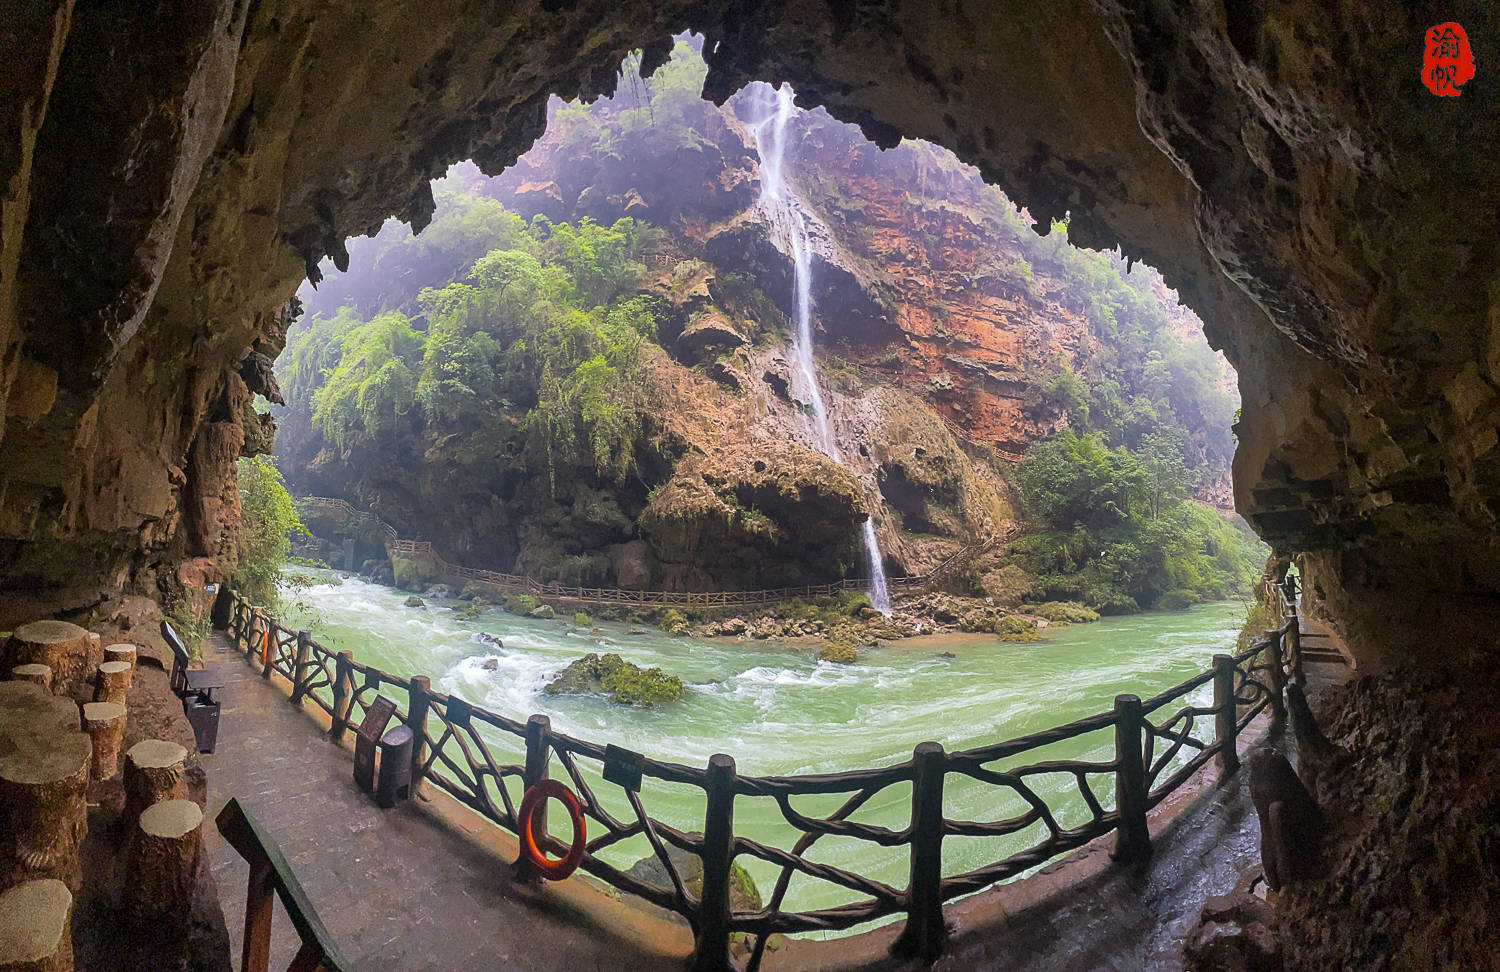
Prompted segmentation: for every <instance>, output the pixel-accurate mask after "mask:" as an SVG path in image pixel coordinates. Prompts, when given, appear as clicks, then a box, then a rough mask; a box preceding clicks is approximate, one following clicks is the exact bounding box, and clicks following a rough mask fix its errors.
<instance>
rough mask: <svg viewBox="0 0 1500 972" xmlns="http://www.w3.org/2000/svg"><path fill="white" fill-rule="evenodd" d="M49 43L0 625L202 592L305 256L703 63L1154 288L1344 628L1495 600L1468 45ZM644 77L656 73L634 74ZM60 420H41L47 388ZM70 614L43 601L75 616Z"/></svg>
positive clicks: (558, 6)
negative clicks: (256, 391) (177, 582)
mask: <svg viewBox="0 0 1500 972" xmlns="http://www.w3.org/2000/svg"><path fill="white" fill-rule="evenodd" d="M1233 9H1234V13H1233V16H1231V15H1230V14H1229V13H1228V12H1226V8H1225V7H1223V6H1221V5H1220V4H1218V3H1211V2H1196V3H1187V4H1181V5H1177V6H1175V7H1171V8H1170V9H1169V8H1167V7H1165V6H1164V5H1157V4H1148V3H1145V2H1110V0H1097V2H1094V3H1085V2H1069V3H1059V4H1055V5H1052V6H1049V7H1048V8H1047V9H1046V10H1045V12H1043V13H1040V14H1039V13H1038V12H1037V11H1036V8H1035V7H1034V6H1033V5H1030V4H1022V3H1018V2H1007V3H984V4H981V3H974V2H935V3H926V4H911V3H899V2H895V0H891V2H884V3H881V2H872V3H861V4H854V3H848V2H835V3H819V2H805V0H804V2H785V3H756V4H751V3H743V2H741V3H728V4H720V3H713V4H710V3H694V2H687V0H665V2H660V0H658V2H650V3H647V2H625V3H617V2H609V3H606V2H578V3H565V2H556V0H552V2H545V3H521V4H515V5H512V6H510V7H509V8H507V9H505V10H503V11H494V10H491V9H489V8H487V7H483V6H482V5H475V4H462V3H457V2H439V3H431V2H423V3H416V2H387V3H382V4H379V5H373V6H368V7H367V6H364V5H358V6H350V7H347V8H341V7H333V6H328V5H318V4H313V3H310V2H307V0H279V2H278V0H263V2H257V3H235V2H231V0H221V2H217V3H214V2H192V0H183V2H179V3H173V4H166V3H151V2H145V3H139V4H132V5H129V6H121V5H118V4H111V3H106V2H102V0H83V2H78V3H53V4H51V5H46V4H43V5H40V6H39V7H37V8H35V9H33V10H31V11H28V15H27V16H25V17H17V18H15V19H14V20H13V21H12V25H11V26H12V29H11V30H10V31H9V32H6V33H4V34H3V35H0V52H3V53H5V54H7V55H8V56H7V61H6V68H5V72H4V74H5V77H4V80H3V81H0V85H3V86H0V96H3V97H0V193H3V195H0V204H3V207H4V208H3V210H0V387H3V389H4V392H5V394H6V400H7V406H8V407H7V413H8V419H7V423H6V429H5V434H4V439H3V440H0V463H3V471H0V537H3V538H5V540H6V546H7V549H8V550H9V551H10V554H11V555H10V556H9V557H8V558H7V562H6V564H5V565H4V566H3V567H0V588H3V589H8V590H12V591H14V590H20V589H29V590H32V591H34V592H41V593H45V592H48V591H52V592H56V594H57V599H58V603H59V604H61V603H62V602H63V601H65V600H67V599H68V598H65V597H63V595H62V593H61V592H63V591H64V590H73V589H76V588H80V587H87V586H92V585H97V584H99V583H105V584H109V585H134V586H137V587H147V588H149V587H150V586H151V584H152V583H153V582H154V581H156V580H157V579H158V578H161V577H170V576H171V574H172V570H173V568H174V567H175V565H176V563H178V562H179V561H181V560H183V559H186V558H188V557H203V556H207V557H218V558H229V557H231V556H232V554H231V553H230V550H229V546H230V545H229V542H228V540H227V539H226V538H227V537H229V535H230V534H231V533H232V528H233V520H234V518H235V517H236V516H237V510H236V509H235V504H234V490H233V480H232V475H233V472H232V460H233V456H234V453H235V452H236V450H237V448H238V447H237V446H236V447H235V448H230V444H231V443H232V442H233V434H232V433H231V432H230V430H229V429H227V428H225V427H224V423H226V422H232V421H233V417H234V416H238V415H239V414H241V411H242V410H241V408H240V407H239V406H240V404H241V403H242V402H243V400H244V398H245V397H246V396H247V395H248V389H246V388H245V387H244V385H243V383H242V382H241V381H240V379H239V378H238V377H237V376H236V375H235V371H236V367H237V364H238V362H239V360H240V358H241V357H243V355H244V354H245V353H246V351H247V349H249V348H251V347H252V345H255V344H256V342H257V341H258V340H259V341H261V342H262V343H261V347H262V349H264V350H267V351H268V352H274V351H275V350H277V349H278V348H279V346H280V337H279V335H278V333H277V328H278V327H279V326H280V325H279V323H278V321H279V317H278V313H279V308H281V306H282V304H283V303H284V301H285V300H286V299H287V298H288V297H289V296H290V295H291V294H292V292H293V291H294V290H295V288H296V286H297V285H298V283H299V282H300V280H301V278H302V277H303V275H304V274H305V273H306V272H307V269H308V268H309V267H311V266H313V265H314V264H315V262H316V261H317V259H318V258H320V257H321V256H323V255H324V254H333V255H334V256H335V258H336V259H337V258H338V256H339V254H340V252H341V250H342V244H341V240H342V239H343V238H344V237H345V236H347V235H350V234H355V233H363V232H368V231H370V230H373V229H374V228H375V227H376V226H378V225H379V223H380V221H381V220H382V219H383V218H384V217H385V216H387V215H390V214H393V213H394V214H400V215H402V216H403V218H405V219H408V220H410V221H413V222H414V223H415V224H417V225H420V224H421V223H422V222H423V221H424V220H425V218H426V215H427V213H428V212H429V211H430V207H431V200H430V196H429V195H428V191H427V188H426V183H427V180H428V179H430V178H431V177H432V176H434V175H437V174H438V173H440V172H441V171H442V170H443V169H444V168H445V167H446V165H447V164H448V163H450V162H453V161H456V160H458V159H462V158H466V157H471V158H474V159H476V160H477V161H478V162H479V163H480V164H481V166H482V167H484V168H485V169H486V170H487V171H491V172H494V171H498V170H499V169H500V168H502V167H503V166H504V165H506V164H507V163H509V162H510V161H511V160H512V159H514V158H515V157H516V155H518V154H519V153H520V152H521V151H523V150H524V149H525V148H526V147H527V146H528V145H529V144H530V142H531V141H532V139H533V138H534V137H535V136H536V134H537V132H538V131H539V129H540V126H541V124H542V120H543V107H544V104H545V99H546V97H547V95H548V94H549V93H557V94H560V95H563V96H564V97H570V96H573V95H577V94H584V95H587V94H589V93H591V92H598V91H602V90H604V89H605V88H606V87H607V86H608V85H609V84H611V83H612V79H613V74H614V70H615V67H616V65H617V64H618V62H619V60H620V58H621V57H622V56H623V55H624V54H625V53H626V52H627V51H628V50H629V49H630V48H632V47H636V46H640V45H642V44H648V45H652V44H655V45H658V46H656V47H651V48H648V53H649V52H654V51H659V50H660V47H659V45H660V44H661V43H663V42H664V41H665V39H666V38H667V37H668V35H669V34H670V33H672V32H674V31H679V30H682V29H686V28H692V29H695V30H699V31H702V32H704V33H705V34H706V35H707V38H708V44H707V50H708V52H709V54H708V56H709V60H710V64H711V66H712V71H711V74H710V76H709V81H708V89H709V92H710V93H711V94H713V95H716V96H719V97H722V96H725V95H727V94H728V93H730V92H731V91H732V90H734V89H735V88H737V87H738V86H739V85H741V84H742V83H744V82H746V81H748V80H751V79H755V78H759V79H764V80H771V81H781V80H787V81H790V82H792V83H793V85H794V86H796V88H797V89H798V91H799V94H800V97H801V100H802V101H803V102H804V103H805V104H812V103H820V104H823V105H825V106H827V107H828V108H829V110H830V111H832V112H833V113H834V114H835V115H837V116H839V117H841V118H845V119H847V120H853V121H857V122H859V123H860V124H861V125H863V126H864V128H865V130H866V132H867V133H868V134H870V135H872V136H874V137H876V138H877V139H880V140H884V141H885V142H887V143H889V142H891V141H893V140H894V139H895V138H896V137H897V136H898V135H903V134H904V135H910V136H915V137H923V138H928V139H932V140H934V141H937V142H941V143H942V144H944V145H947V146H948V147H950V148H953V149H954V150H955V151H956V152H957V153H958V154H959V155H960V157H962V158H964V159H966V160H968V161H970V162H973V163H975V164H976V165H978V166H980V167H981V169H982V170H983V171H984V173H985V174H986V177H987V178H989V179H991V180H992V181H994V182H996V183H997V184H999V185H1000V186H1001V187H1002V188H1003V189H1004V190H1005V191H1006V192H1007V193H1009V194H1010V195H1011V196H1012V197H1013V198H1015V199H1016V200H1017V201H1018V202H1020V203H1022V204H1024V205H1026V206H1028V207H1029V208H1030V210H1031V212H1032V214H1033V215H1034V216H1035V217H1037V218H1038V219H1039V220H1042V221H1045V220H1047V219H1049V218H1051V217H1053V216H1059V217H1060V216H1062V215H1063V214H1064V213H1070V214H1071V217H1072V223H1071V225H1070V236H1071V238H1072V239H1074V240H1075V241H1076V242H1079V243H1081V244H1085V245H1097V246H1109V245H1114V244H1115V243H1117V242H1119V243H1123V244H1124V246H1125V247H1126V250H1127V252H1128V253H1130V254H1132V255H1135V256H1139V257H1142V258H1145V259H1147V260H1149V261H1150V262H1151V263H1153V264H1155V265H1156V266H1158V267H1160V268H1161V269H1162V271H1163V272H1164V274H1165V275H1166V277H1167V279H1168V281H1169V282H1170V283H1171V284H1172V285H1173V286H1175V287H1177V288H1178V289H1179V290H1180V291H1181V292H1182V294H1183V297H1184V299H1185V300H1186V301H1187V302H1188V303H1190V304H1191V305H1192V306H1193V307H1194V308H1195V309H1196V310H1197V311H1198V312H1199V313H1200V314H1201V315H1202V316H1203V318H1204V320H1205V321H1206V322H1207V328H1208V331H1209V334H1210V337H1211V339H1212V340H1213V341H1214V342H1215V343H1216V344H1218V345H1222V346H1223V347H1224V349H1225V351H1226V353H1227V354H1228V356H1229V357H1230V359H1231V360H1232V361H1233V362H1234V364H1235V365H1236V367H1237V369H1238V371H1239V374H1240V379H1241V394H1242V397H1243V399H1244V410H1243V417H1242V420H1241V422H1240V425H1239V429H1238V433H1239V438H1240V449H1239V454H1238V456H1237V458H1236V462H1235V470H1236V480H1237V486H1236V498H1237V502H1238V504H1239V507H1240V509H1241V511H1242V512H1244V513H1245V514H1246V515H1247V516H1248V517H1249V518H1250V519H1251V521H1252V522H1253V523H1254V524H1255V525H1256V526H1257V528H1258V529H1259V530H1260V531H1261V532H1262V533H1263V534H1264V535H1265V536H1266V537H1267V538H1268V539H1269V540H1271V541H1272V542H1273V544H1275V545H1276V547H1277V548H1278V550H1281V551H1283V552H1290V551H1295V550H1310V551H1313V552H1314V556H1315V557H1316V558H1319V563H1320V564H1321V565H1322V570H1321V577H1322V578H1323V584H1322V589H1323V591H1324V593H1325V594H1326V596H1327V597H1326V602H1327V603H1326V607H1327V610H1329V611H1330V612H1331V613H1335V614H1337V615H1338V616H1339V618H1340V620H1341V621H1342V622H1343V623H1344V624H1345V626H1346V630H1347V631H1348V632H1349V633H1350V634H1351V636H1352V637H1353V638H1354V640H1355V641H1356V644H1357V647H1358V650H1360V651H1361V652H1362V653H1363V655H1364V658H1365V659H1366V660H1368V661H1370V662H1372V663H1374V664H1384V663H1386V662H1387V661H1391V660H1395V659H1399V658H1401V657H1403V656H1404V653H1405V652H1406V651H1407V650H1408V647H1409V646H1412V645H1415V644H1416V642H1415V641H1414V640H1410V641H1409V640H1408V639H1415V638H1417V637H1422V638H1423V639H1424V641H1431V640H1433V639H1432V638H1431V633H1430V632H1428V631H1425V630H1421V631H1419V630H1417V626H1416V625H1415V624H1403V623H1395V624H1393V623H1391V622H1390V621H1389V620H1388V617H1389V615H1388V614H1387V615H1386V616H1384V617H1383V618H1382V619H1381V621H1380V623H1379V624H1378V625H1372V624H1368V623H1364V624H1362V622H1361V618H1366V620H1368V617H1367V615H1369V614H1372V613H1373V612H1367V611H1365V610H1364V609H1362V608H1359V609H1357V608H1355V607H1354V606H1355V605H1363V604H1373V603H1378V602H1385V601H1393V600H1400V599H1402V598H1406V599H1410V598H1411V596H1412V595H1413V594H1414V593H1415V594H1417V595H1419V596H1425V597H1429V598H1430V597H1444V598H1448V599H1449V600H1450V601H1454V599H1457V602H1461V603H1462V604H1464V605H1466V606H1467V607H1468V609H1469V610H1468V614H1469V616H1472V615H1473V613H1474V612H1475V611H1478V612H1484V611H1492V610H1493V608H1492V605H1493V604H1494V602H1495V598H1496V595H1497V594H1500V557H1497V556H1496V552H1497V551H1496V542H1495V541H1496V527H1495V523H1494V503H1495V498H1496V496H1497V494H1500V458H1497V457H1500V452H1497V449H1496V434H1495V425H1496V419H1497V416H1500V399H1497V383H1500V319H1497V315H1496V311H1495V309H1494V307H1495V298H1494V296H1493V295H1494V293H1495V291H1494V281H1495V279H1496V275H1497V274H1496V270H1497V253H1496V245H1497V244H1496V240H1497V238H1500V237H1497V234H1496V232H1495V229H1496V224H1497V212H1496V205H1497V200H1500V186H1497V185H1496V182H1495V180H1494V178H1493V176H1492V175H1491V174H1490V170H1489V168H1488V167H1489V166H1490V165H1491V158H1490V153H1489V152H1488V151H1485V150H1483V148H1484V147H1486V146H1493V145H1495V144H1497V139H1496V135H1497V131H1496V129H1497V127H1500V123H1497V112H1496V110H1495V108H1496V105H1495V94H1494V85H1493V84H1492V83H1489V84H1487V83H1486V82H1487V77H1486V72H1485V70H1484V68H1483V65H1484V64H1485V63H1492V62H1493V60H1491V61H1488V62H1487V56H1488V53H1489V52H1488V51H1487V50H1486V49H1485V47H1484V46H1483V45H1484V43H1485V38H1488V37H1494V36H1497V35H1500V31H1497V30H1496V27H1497V26H1500V24H1497V19H1500V14H1497V13H1496V12H1495V11H1494V9H1493V7H1492V6H1487V5H1483V4H1480V3H1477V2H1476V3H1469V4H1458V5H1456V6H1455V7H1454V8H1452V9H1451V10H1449V11H1447V12H1445V13H1444V14H1443V17H1442V18H1438V19H1456V20H1459V21H1460V22H1462V23H1464V24H1465V26H1466V27H1467V28H1468V32H1469V36H1470V37H1471V38H1473V39H1474V40H1475V43H1476V44H1477V45H1479V49H1478V50H1477V51H1476V55H1477V57H1478V61H1479V63H1480V65H1481V70H1480V74H1479V76H1478V77H1477V78H1476V79H1475V80H1474V81H1472V82H1470V83H1469V85H1468V86H1467V87H1466V89H1465V91H1464V94H1463V96H1462V97H1461V98H1457V99H1437V98H1434V97H1433V96H1432V95H1430V94H1429V93H1428V92H1427V91H1426V89H1425V88H1423V87H1422V85H1421V83H1420V81H1419V79H1418V69H1419V66H1420V64H1421V37H1422V31H1423V28H1425V27H1426V26H1428V21H1429V20H1431V19H1432V18H1430V17H1428V16H1426V15H1425V14H1421V13H1418V12H1414V11H1412V10H1411V9H1410V8H1409V7H1407V6H1404V5H1399V4H1396V3H1394V2H1376V3H1358V4H1356V3H1352V2H1346V3H1339V4H1333V5H1327V4H1315V3H1311V2H1307V0H1300V2H1287V3H1279V4H1274V5H1271V4H1254V5H1244V6H1241V5H1235V6H1234V8H1233ZM648 61H649V57H648ZM54 383H55V391H53V386H54ZM70 596H73V595H70Z"/></svg>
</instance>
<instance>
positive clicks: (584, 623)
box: [573, 611, 594, 628]
mask: <svg viewBox="0 0 1500 972" xmlns="http://www.w3.org/2000/svg"><path fill="white" fill-rule="evenodd" d="M573 623H574V624H576V625H578V626H579V627H580V628H592V627H593V626H594V619H593V618H591V617H589V616H588V615H587V614H584V613H583V612H582V611H574V612H573Z"/></svg>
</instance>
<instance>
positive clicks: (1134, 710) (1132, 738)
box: [1110, 695, 1151, 863]
mask: <svg viewBox="0 0 1500 972" xmlns="http://www.w3.org/2000/svg"><path fill="white" fill-rule="evenodd" d="M1144 722H1145V715H1144V714H1143V713H1142V712H1141V700H1140V697H1139V696H1136V695H1117V696H1115V809H1116V810H1117V811H1118V813H1119V816H1120V820H1119V823H1118V825H1117V828H1118V829H1117V831H1116V833H1115V850H1114V853H1113V854H1111V855H1110V856H1111V857H1113V858H1114V859H1115V860H1117V861H1121V862H1123V863H1131V862H1134V861H1143V860H1145V859H1146V858H1148V857H1150V856H1151V831H1150V830H1148V829H1147V827H1146V761H1145V748H1144V734H1145V729H1144V727H1143V725H1142V724H1143V723H1144Z"/></svg>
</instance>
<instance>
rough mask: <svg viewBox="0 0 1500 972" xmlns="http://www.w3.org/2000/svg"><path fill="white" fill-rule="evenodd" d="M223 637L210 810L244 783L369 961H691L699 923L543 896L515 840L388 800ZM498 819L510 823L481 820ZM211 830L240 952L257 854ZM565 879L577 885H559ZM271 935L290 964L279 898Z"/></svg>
mask: <svg viewBox="0 0 1500 972" xmlns="http://www.w3.org/2000/svg"><path fill="white" fill-rule="evenodd" d="M213 640H214V645H213V647H212V648H208V650H207V651H206V652H205V655H206V656H207V657H206V660H207V662H208V664H209V665H211V666H216V667H218V668H220V669H221V670H222V671H223V673H224V674H225V675H226V676H227V680H228V684H227V685H226V686H225V687H224V690H223V700H224V705H223V710H222V713H221V716H220V724H219V740H218V747H217V750H216V752H214V753H213V755H210V756H205V757H203V763H204V767H205V768H206V769H207V771H208V781H209V794H208V795H209V800H208V815H209V816H210V817H215V816H217V815H218V812H219V810H220V809H221V808H222V807H223V806H224V804H225V803H226V802H228V800H229V798H230V797H237V798H239V801H240V804H241V805H242V806H244V807H245V808H246V809H248V810H249V811H250V812H251V813H252V814H254V815H255V817H256V818H257V819H258V820H259V821H260V822H261V824H262V825H263V826H264V827H265V828H266V829H267V830H268V831H269V832H270V833H271V834H272V835H273V836H274V837H275V839H276V841H277V843H278V844H280V846H281V850H282V852H283V853H284V854H285V855H286V858H287V860H288V861H290V862H291V865H292V868H293V870H294V871H295V872H296V875H297V879H298V880H299V881H301V882H302V885H303V887H304V888H306V890H307V893H308V895H309V897H310V898H311V899H312V902H313V905H314V906H315V907H316V908H317V909H318V913H319V915H320V917H322V919H323V922H324V924H325V925H326V926H327V927H328V930H329V932H330V933H331V934H332V935H333V937H334V939H335V941H336V942H337V944H338V947H339V949H340V951H341V952H342V953H343V954H344V957H345V958H346V959H348V960H349V961H350V962H351V963H352V964H353V966H354V967H355V968H358V969H365V968H370V969H384V970H389V972H404V970H414V972H415V970H433V972H437V970H457V969H472V970H490V969H537V970H541V972H560V970H574V969H577V970H589V969H601V970H602V969H622V968H624V969H633V970H646V969H657V968H664V967H679V966H680V965H681V956H682V955H683V954H684V953H685V951H686V949H687V948H689V947H690V946H691V936H690V935H688V933H687V930H686V929H685V928H680V929H679V928H676V927H674V926H672V925H670V924H668V923H666V922H663V921H662V920H661V919H659V918H657V917H656V916H654V915H651V914H633V913H632V911H633V908H632V906H631V905H630V904H629V903H627V902H620V901H616V900H614V899H613V898H610V897H607V896H605V895H604V894H602V893H598V892H593V891H592V890H591V889H589V888H588V887H587V886H586V885H583V884H582V882H576V881H570V882H566V885H559V886H553V887H549V888H548V889H547V893H546V894H545V896H542V895H538V894H537V893H536V892H534V891H532V890H531V889H529V888H526V887H524V886H518V885H516V884H514V883H513V882H512V881H511V879H510V868H509V864H508V862H507V860H506V857H505V851H506V850H507V848H506V847H505V846H503V845H493V844H492V845H491V846H485V843H484V842H483V841H481V840H476V839H474V838H473V837H472V836H470V835H468V834H465V833H463V832H462V830H461V829H460V828H459V827H454V826H452V825H449V824H445V823H444V822H443V821H441V820H438V819H437V818H436V817H435V816H434V815H432V814H431V813H430V812H429V811H428V810H427V809H426V808H421V807H419V803H418V801H409V802H407V803H405V804H402V805H401V806H399V807H397V808H396V809H393V810H381V809H379V808H377V807H376V806H375V803H374V800H373V799H372V798H370V797H369V796H367V795H366V794H364V793H362V792H360V791H359V790H358V789H357V788H356V787H355V786H354V781H353V765H354V759H353V754H352V753H351V752H350V751H349V750H347V749H345V748H342V747H339V746H335V745H333V744H332V743H330V742H329V741H328V740H327V737H326V736H324V735H322V734H321V732H320V730H321V728H322V727H320V726H319V725H318V724H317V723H316V722H315V721H314V720H313V718H312V717H311V716H310V715H308V714H307V713H304V712H302V711H300V710H299V709H297V708H295V707H293V706H292V705H291V704H290V703H289V702H288V701H287V694H286V691H285V688H284V686H281V685H274V686H273V685H271V684H268V683H267V682H265V681H263V680H262V679H261V678H260V676H259V675H258V674H257V673H256V672H255V671H254V670H253V669H251V668H250V666H249V665H247V664H246V663H245V662H244V660H243V657H242V656H241V655H239V654H238V653H235V652H232V651H230V650H229V646H228V642H227V641H226V640H224V637H223V635H222V634H218V633H216V634H215V635H214V636H213ZM205 647H206V648H207V647H208V646H207V645H206V646H205ZM215 648H217V649H218V650H217V651H216V650H214V649H215ZM485 829H487V830H489V831H496V830H498V828H493V827H489V828H480V827H477V826H476V827H474V830H475V831H477V832H480V833H482V832H483V830H485ZM490 836H493V835H490ZM204 840H205V844H206V846H207V847H208V850H209V853H210V855H211V857H212V869H213V875H214V879H215V882H216V883H217V884H218V887H219V897H220V899H221V900H222V901H223V904H224V912H225V918H226V920H227V922H228V924H229V938H230V941H231V943H232V945H233V948H234V961H235V965H236V967H238V964H239V950H240V947H241V946H240V943H241V941H242V940H243V928H244V915H245V885H246V882H247V880H248V878H249V872H250V869H249V866H248V865H247V864H246V863H245V862H244V861H243V860H242V859H241V858H240V857H239V855H238V854H236V853H235V852H234V850H233V849H232V848H230V847H229V845H228V844H226V843H225V842H224V840H223V839H222V838H221V837H220V836H219V834H218V831H217V830H215V829H214V828H212V827H208V826H205V828H204ZM512 853H513V852H512ZM567 885H577V886H578V887H574V888H571V889H570V891H571V893H568V892H563V893H560V891H561V889H562V888H564V887H566V886H567ZM591 898H597V899H598V900H597V901H596V900H590V899H591ZM272 935H273V950H272V961H271V967H272V968H273V969H275V968H283V969H284V968H286V967H287V965H288V963H290V961H291V959H292V956H293V955H294V954H295V953H296V950H297V937H296V934H295V932H294V931H293V929H292V927H291V923H290V921H289V920H288V919H287V917H286V913H285V912H284V911H283V910H282V909H281V905H280V902H279V901H278V903H277V908H276V918H275V921H274V923H273V928H272ZM653 938H654V939H655V940H653Z"/></svg>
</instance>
